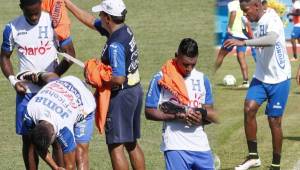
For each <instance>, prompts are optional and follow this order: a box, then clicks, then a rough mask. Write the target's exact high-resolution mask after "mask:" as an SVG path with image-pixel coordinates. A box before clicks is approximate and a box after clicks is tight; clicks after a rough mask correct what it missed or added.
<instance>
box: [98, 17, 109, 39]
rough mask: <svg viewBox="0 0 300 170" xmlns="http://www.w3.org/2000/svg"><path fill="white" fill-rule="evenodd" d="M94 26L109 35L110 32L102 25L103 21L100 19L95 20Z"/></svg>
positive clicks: (102, 33) (101, 32) (104, 34)
mask: <svg viewBox="0 0 300 170" xmlns="http://www.w3.org/2000/svg"><path fill="white" fill-rule="evenodd" d="M94 27H95V28H96V29H97V31H98V32H99V33H100V34H101V35H102V36H106V37H109V33H108V32H107V31H106V30H105V29H104V28H103V27H102V22H101V20H100V19H96V20H95V22H94Z"/></svg>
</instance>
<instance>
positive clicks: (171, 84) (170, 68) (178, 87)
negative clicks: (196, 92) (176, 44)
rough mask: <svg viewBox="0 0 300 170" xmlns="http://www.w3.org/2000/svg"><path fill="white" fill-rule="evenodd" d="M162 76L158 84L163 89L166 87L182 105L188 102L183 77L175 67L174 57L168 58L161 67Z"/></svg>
mask: <svg viewBox="0 0 300 170" xmlns="http://www.w3.org/2000/svg"><path fill="white" fill-rule="evenodd" d="M161 71H162V73H163V76H162V79H161V80H159V81H158V84H159V85H160V86H162V87H163V88H165V89H168V90H169V91H170V92H171V93H172V94H173V95H174V96H176V97H177V99H178V100H179V102H181V103H182V104H184V105H188V104H189V96H188V92H187V89H186V86H185V83H184V78H183V77H182V75H181V74H180V73H179V72H178V70H177V68H176V63H175V59H172V60H168V61H167V62H166V63H165V64H164V65H163V66H162V69H161Z"/></svg>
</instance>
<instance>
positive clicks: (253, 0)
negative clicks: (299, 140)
mask: <svg viewBox="0 0 300 170" xmlns="http://www.w3.org/2000/svg"><path fill="white" fill-rule="evenodd" d="M240 5H241V9H242V10H243V11H244V12H245V13H246V17H247V18H248V19H249V20H250V21H251V22H257V31H256V34H255V35H254V39H251V40H244V41H240V40H236V39H229V40H227V41H226V42H225V43H224V45H225V47H232V46H235V45H249V46H255V47H256V49H257V58H256V60H257V61H256V70H255V73H254V78H253V80H252V82H251V84H250V87H249V89H248V93H247V96H246V99H245V105H244V112H245V114H244V116H245V119H244V120H245V121H244V123H245V133H246V139H247V145H248V151H249V155H248V157H247V159H246V160H245V161H244V162H243V163H241V164H240V165H238V166H237V167H235V169H236V170H246V169H249V168H251V167H257V166H260V165H261V161H260V158H259V156H258V152H257V138H256V132H257V123H256V113H257V111H258V109H259V108H260V106H261V105H262V104H263V102H264V101H267V107H266V110H265V114H266V115H267V117H268V122H269V126H270V129H271V134H272V143H273V160H272V164H271V166H270V169H272V170H278V169H280V159H281V148H282V129H281V121H282V115H283V113H284V110H285V107H286V102H287V99H288V95H289V90H290V79H291V65H290V62H289V58H288V54H287V50H286V43H285V36H284V27H283V23H282V21H281V19H280V17H279V16H278V14H277V13H276V12H275V11H274V10H272V9H268V10H264V9H263V6H262V3H261V1H260V0H240Z"/></svg>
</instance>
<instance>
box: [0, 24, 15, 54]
mask: <svg viewBox="0 0 300 170" xmlns="http://www.w3.org/2000/svg"><path fill="white" fill-rule="evenodd" d="M1 49H2V50H4V51H6V52H12V51H13V49H14V40H13V35H12V28H11V26H10V25H9V24H7V25H6V26H5V28H4V31H3V41H2V45H1Z"/></svg>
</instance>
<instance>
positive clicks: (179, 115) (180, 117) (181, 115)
mask: <svg viewBox="0 0 300 170" xmlns="http://www.w3.org/2000/svg"><path fill="white" fill-rule="evenodd" d="M186 117H187V114H186V113H176V114H175V119H177V120H182V121H185V120H186Z"/></svg>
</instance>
